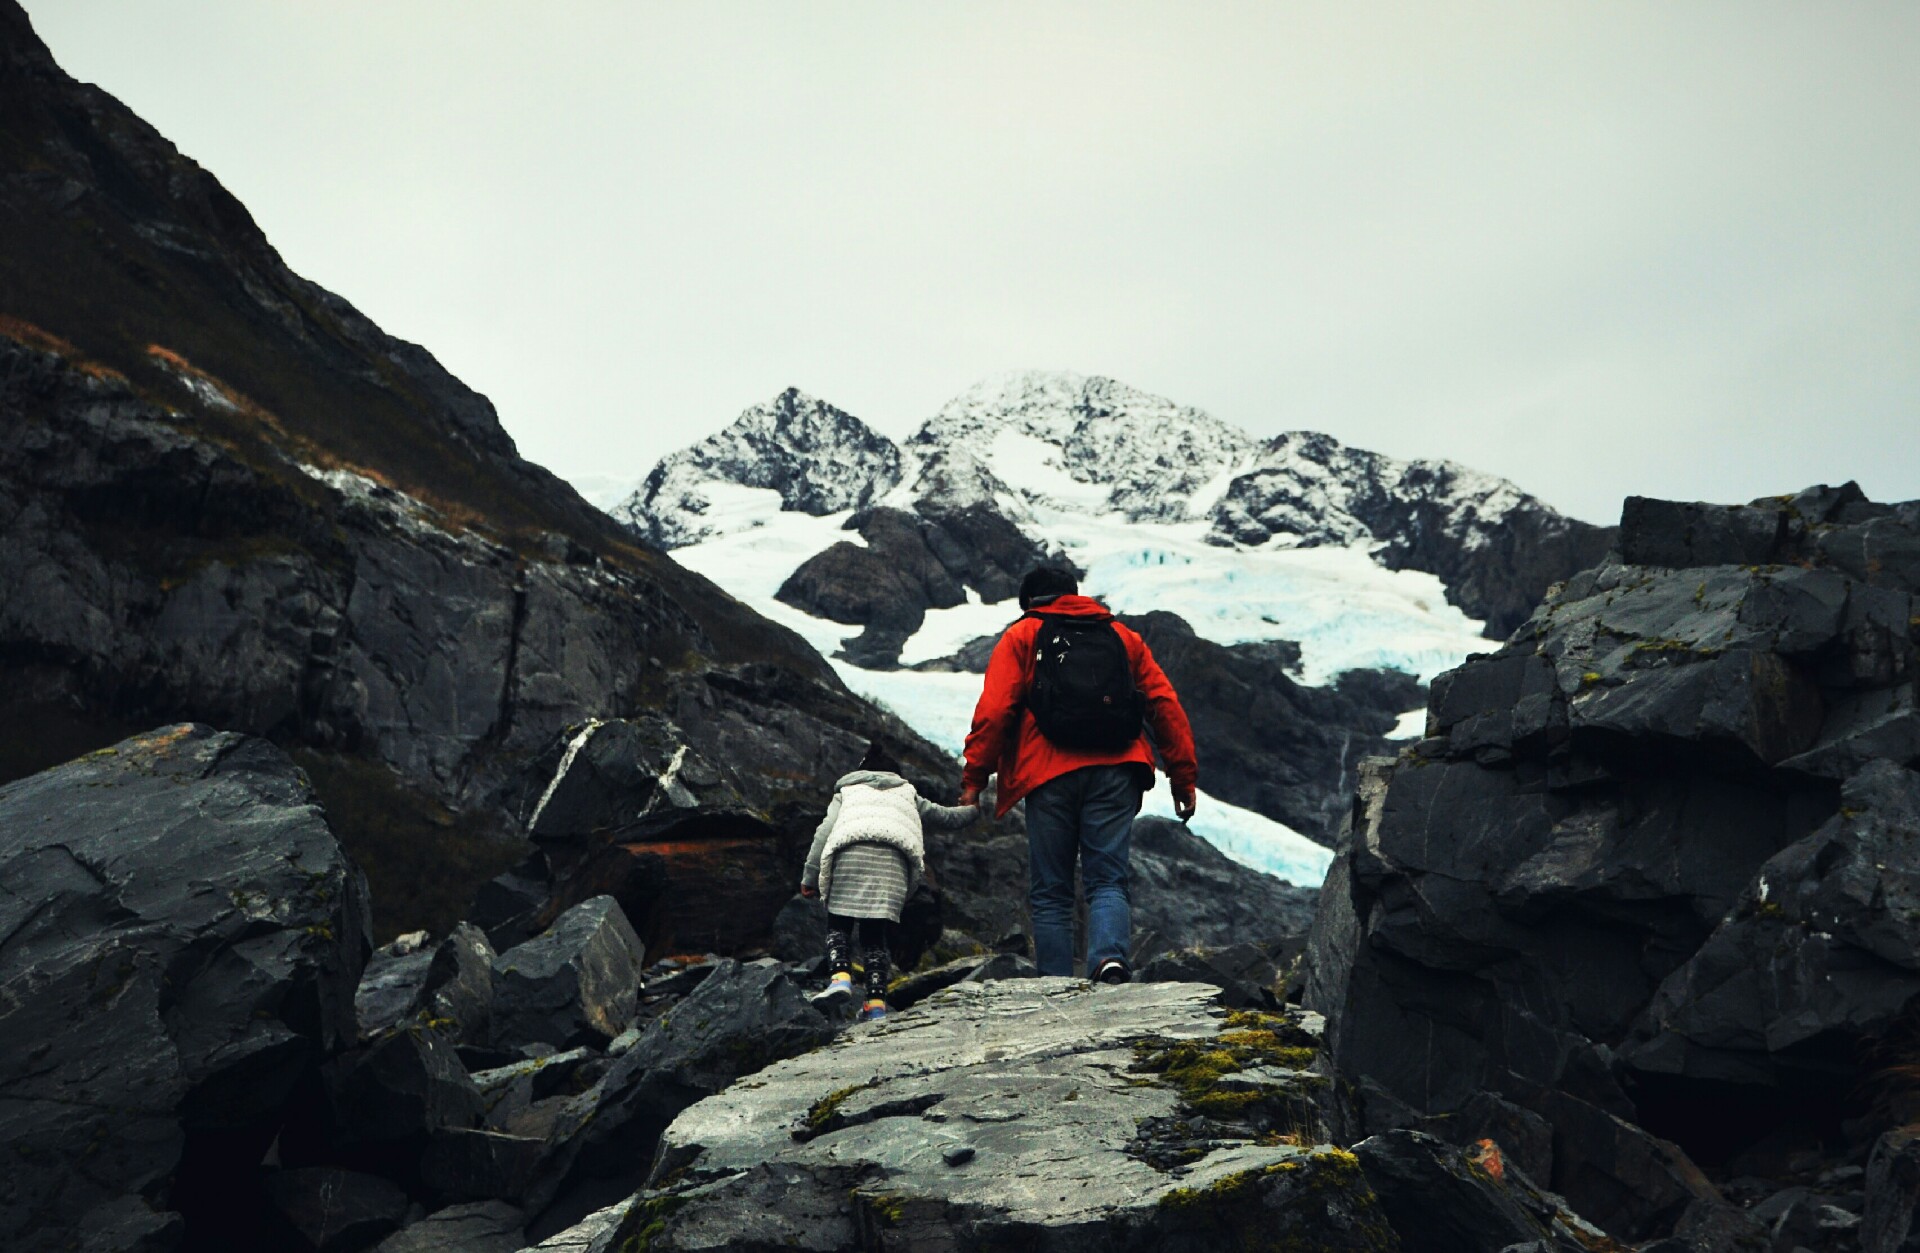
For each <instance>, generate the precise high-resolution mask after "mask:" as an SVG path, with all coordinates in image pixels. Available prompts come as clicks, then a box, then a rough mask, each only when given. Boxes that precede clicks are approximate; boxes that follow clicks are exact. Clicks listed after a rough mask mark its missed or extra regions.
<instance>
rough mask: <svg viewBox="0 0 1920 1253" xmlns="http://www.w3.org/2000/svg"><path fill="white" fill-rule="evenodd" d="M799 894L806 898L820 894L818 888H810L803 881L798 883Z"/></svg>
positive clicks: (810, 898)
mask: <svg viewBox="0 0 1920 1253" xmlns="http://www.w3.org/2000/svg"><path fill="white" fill-rule="evenodd" d="M800 895H802V896H804V897H806V898H807V899H808V900H812V899H813V898H814V897H816V896H818V895H820V889H819V888H810V887H808V886H807V885H806V884H804V883H803V884H801V885H800Z"/></svg>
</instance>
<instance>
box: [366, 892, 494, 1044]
mask: <svg viewBox="0 0 1920 1253" xmlns="http://www.w3.org/2000/svg"><path fill="white" fill-rule="evenodd" d="M493 958H494V952H493V946H492V945H491V944H489V943H487V937H486V934H485V933H484V932H482V931H481V930H480V928H478V927H475V926H472V925H471V924H469V923H464V922H463V923H461V924H459V925H458V926H456V927H455V928H454V929H453V931H452V932H451V933H450V934H448V936H447V938H446V939H445V940H442V941H441V942H440V943H439V944H438V945H437V946H435V945H429V944H428V943H427V942H426V933H425V932H424V931H421V932H414V933H411V934H409V935H404V936H401V937H400V938H399V939H397V940H395V941H393V942H392V943H391V944H386V945H383V946H381V947H380V948H378V949H376V950H374V954H373V959H372V960H371V961H369V962H368V963H367V969H366V972H365V973H364V974H362V975H361V977H360V987H359V990H358V991H356V992H355V993H354V1010H355V1014H356V1016H357V1018H358V1020H359V1024H360V1035H361V1038H363V1039H370V1038H372V1037H374V1036H377V1035H380V1034H382V1033H384V1032H386V1031H387V1030H389V1029H391V1028H393V1027H396V1026H399V1025H401V1024H403V1023H405V1024H408V1025H427V1026H431V1027H432V1029H434V1030H436V1031H438V1032H440V1033H441V1034H442V1035H445V1036H447V1037H449V1038H450V1039H452V1040H453V1041H454V1042H455V1043H458V1044H484V1043H486V1040H487V1023H488V1017H489V1015H490V1014H491V1012H492V1008H493Z"/></svg>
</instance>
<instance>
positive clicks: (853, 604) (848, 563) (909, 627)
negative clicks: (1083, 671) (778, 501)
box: [778, 504, 1047, 670]
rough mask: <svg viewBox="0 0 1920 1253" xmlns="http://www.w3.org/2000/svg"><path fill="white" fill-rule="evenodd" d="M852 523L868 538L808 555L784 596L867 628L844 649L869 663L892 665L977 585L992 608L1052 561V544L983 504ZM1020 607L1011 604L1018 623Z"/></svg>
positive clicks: (869, 515)
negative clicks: (933, 612)
mask: <svg viewBox="0 0 1920 1253" xmlns="http://www.w3.org/2000/svg"><path fill="white" fill-rule="evenodd" d="M847 526H848V527H849V528H850V529H852V530H856V531H858V532H859V533H860V537H861V538H862V539H863V540H865V541H866V542H865V543H864V544H853V543H849V542H845V541H843V542H841V543H838V544H835V545H833V546H832V547H831V548H828V549H827V550H826V551H824V552H821V553H818V554H816V555H815V556H813V557H810V558H808V559H807V560H806V561H805V562H803V563H801V565H800V566H799V567H798V568H797V569H795V570H794V571H793V573H792V574H790V575H788V576H787V579H786V582H784V583H782V584H781V585H780V591H779V593H778V595H779V598H780V599H781V600H782V601H784V602H786V603H787V604H789V605H792V606H794V607H795V608H796V609H803V610H805V611H806V612H808V613H810V614H812V615H814V616H815V617H818V618H827V619H829V620H831V621H834V622H845V623H848V624H851V625H858V626H864V627H865V628H866V630H865V631H863V632H862V633H861V635H860V636H859V637H858V638H857V639H854V640H850V641H848V643H847V646H846V653H845V655H846V658H847V660H849V661H851V662H853V663H854V664H855V665H858V666H865V667H867V668H868V669H881V670H884V669H891V668H892V667H893V666H894V665H895V663H896V662H897V661H898V660H899V656H900V647H901V645H903V644H905V643H906V641H907V639H908V638H909V637H910V636H912V635H913V633H914V632H915V631H918V630H919V629H920V626H921V623H922V622H924V621H925V618H926V611H927V610H929V609H950V608H952V607H954V606H955V605H962V604H965V603H966V599H967V591H968V590H969V589H971V590H973V591H974V592H976V593H978V594H979V596H980V599H981V600H983V601H985V602H986V603H988V604H996V603H998V602H1000V601H1011V600H1012V598H1013V597H1014V596H1015V595H1016V594H1017V593H1018V592H1019V590H1020V580H1021V578H1022V577H1023V576H1025V574H1026V573H1027V571H1029V570H1031V569H1032V568H1033V567H1035V566H1037V565H1039V564H1041V563H1042V562H1043V561H1046V560H1047V552H1046V550H1045V549H1044V548H1042V547H1041V546H1040V545H1038V544H1036V543H1034V541H1032V540H1030V539H1028V538H1027V537H1026V536H1025V535H1024V534H1022V533H1021V531H1020V529H1019V528H1018V527H1016V526H1014V525H1013V523H1011V522H1009V521H1007V519H1006V518H1005V517H1004V516H1002V515H1001V514H1000V513H999V512H998V511H997V510H995V509H993V508H992V507H991V506H988V505H984V504H975V505H969V506H966V507H964V508H960V509H954V510H927V511H924V512H920V513H910V512H907V511H906V510H903V509H892V508H882V509H871V510H867V511H865V512H863V513H859V514H855V515H854V516H853V517H852V518H850V519H848V520H847ZM1019 612H1020V611H1019V608H1018V606H1017V605H1013V604H1009V605H1008V607H1007V617H1008V619H1009V620H1011V619H1013V618H1015V617H1018V616H1019Z"/></svg>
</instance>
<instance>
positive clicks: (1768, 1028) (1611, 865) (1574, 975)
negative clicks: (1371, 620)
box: [1307, 485, 1920, 1239]
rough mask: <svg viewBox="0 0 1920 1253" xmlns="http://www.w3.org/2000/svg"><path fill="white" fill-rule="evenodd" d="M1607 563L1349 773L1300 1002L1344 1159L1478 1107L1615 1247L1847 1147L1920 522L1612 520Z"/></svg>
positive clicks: (1896, 936) (1827, 497)
mask: <svg viewBox="0 0 1920 1253" xmlns="http://www.w3.org/2000/svg"><path fill="white" fill-rule="evenodd" d="M1621 552H1622V554H1623V555H1624V557H1625V558H1626V562H1623V563H1612V562H1610V563H1608V564H1604V565H1602V566H1600V567H1598V568H1596V569H1594V570H1591V571H1588V572H1585V573H1583V574H1581V575H1579V576H1577V577H1575V578H1574V579H1572V580H1570V581H1569V582H1568V583H1566V584H1565V585H1564V586H1563V587H1561V588H1559V589H1557V590H1556V591H1555V592H1554V593H1553V594H1552V595H1550V596H1549V598H1548V600H1547V602H1546V604H1544V605H1543V606H1542V607H1541V609H1540V610H1539V612H1538V613H1536V614H1535V616H1534V617H1533V618H1532V619H1531V620H1530V621H1529V622H1528V623H1527V624H1526V625H1524V626H1523V627H1522V628H1521V629H1520V630H1519V631H1518V632H1516V634H1515V636H1514V638H1513V640H1512V641H1511V642H1510V643H1508V644H1507V645H1506V646H1505V647H1503V648H1502V649H1500V650H1499V651H1498V652H1495V653H1493V654H1490V655H1485V656H1480V657H1476V658H1474V659H1471V660H1469V661H1468V663H1467V664H1466V665H1465V666H1463V667H1461V668H1460V669H1458V670H1456V671H1453V672H1452V673H1450V674H1446V675H1442V676H1441V677H1440V678H1439V679H1437V680H1435V682H1434V684H1433V690H1432V695H1431V701H1430V704H1429V713H1428V738H1427V739H1424V740H1422V741H1421V742H1420V743H1419V744H1418V745H1417V746H1416V747H1415V748H1414V749H1412V750H1410V751H1408V752H1405V753H1403V754H1402V755H1401V757H1400V759H1399V761H1398V762H1397V763H1385V764H1383V765H1382V766H1380V767H1378V768H1377V769H1376V772H1375V773H1374V774H1372V775H1371V776H1363V779H1362V785H1361V787H1360V789H1359V790H1358V793H1357V797H1356V801H1355V805H1354V811H1353V815H1352V822H1351V829H1352V835H1351V845H1350V849H1349V851H1348V852H1347V853H1346V854H1344V855H1343V856H1342V858H1341V859H1339V861H1337V862H1336V864H1335V867H1334V870H1333V872H1332V873H1331V874H1330V875H1329V877H1328V881H1327V885H1326V888H1325V891H1324V893H1323V897H1322V908H1321V910H1320V914H1319V917H1318V919H1317V921H1316V924H1315V930H1314V935H1313V940H1312V945H1311V949H1310V967H1311V969H1310V973H1309V979H1308V992H1307V1004H1309V1005H1310V1006H1314V1007H1316V1008H1320V1009H1321V1010H1322V1011H1323V1012H1325V1013H1326V1014H1327V1017H1328V1020H1329V1027H1328V1034H1329V1041H1330V1045H1331V1051H1332V1053H1333V1056H1334V1059H1335V1063H1336V1065H1337V1066H1338V1067H1339V1068H1340V1070H1341V1072H1342V1073H1343V1074H1345V1075H1347V1076H1349V1077H1351V1078H1352V1079H1353V1080H1354V1083H1355V1085H1356V1090H1357V1093H1358V1108H1357V1113H1356V1117H1357V1119H1358V1124H1357V1127H1356V1129H1357V1130H1365V1129H1383V1128H1385V1127H1389V1126H1395V1125H1400V1126H1406V1125H1414V1124H1416V1123H1418V1122H1420V1121H1421V1120H1422V1119H1424V1118H1428V1117H1431V1116H1435V1115H1451V1114H1454V1113H1456V1112H1457V1111H1460V1110H1461V1109H1463V1108H1464V1107H1465V1106H1466V1105H1467V1104H1468V1103H1469V1102H1472V1101H1474V1100H1478V1099H1483V1098H1484V1097H1485V1096H1486V1094H1494V1095H1496V1096H1498V1097H1499V1098H1501V1099H1502V1100H1503V1101H1504V1102H1506V1103H1510V1104H1511V1105H1512V1106H1513V1107H1516V1108H1518V1109H1522V1110H1525V1111H1529V1112H1530V1113H1531V1114H1532V1115H1535V1116H1537V1117H1539V1118H1541V1119H1544V1120H1545V1122H1546V1124H1548V1125H1550V1126H1551V1127H1552V1128H1553V1136H1552V1146H1551V1154H1552V1162H1551V1166H1550V1168H1549V1169H1550V1174H1549V1175H1548V1177H1547V1178H1546V1179H1544V1180H1543V1182H1546V1183H1547V1184H1548V1185H1549V1186H1551V1187H1552V1188H1554V1189H1555V1190H1556V1191H1558V1192H1561V1193H1564V1194H1565V1195H1566V1196H1567V1197H1568V1198H1569V1200H1570V1201H1571V1202H1572V1203H1573V1204H1574V1206H1575V1207H1576V1208H1577V1209H1578V1210H1579V1211H1580V1212H1581V1213H1582V1214H1585V1215H1586V1216H1587V1217H1589V1218H1592V1219H1594V1220H1596V1221H1598V1222H1600V1223H1601V1224H1602V1225H1603V1226H1605V1227H1606V1228H1607V1229H1608V1230H1609V1231H1611V1232H1613V1233H1614V1234H1615V1235H1616V1236H1622V1237H1634V1238H1642V1239H1644V1238H1646V1237H1648V1236H1652V1235H1659V1234H1663V1233H1665V1232H1666V1231H1668V1230H1670V1229H1671V1228H1672V1227H1673V1224H1674V1223H1675V1222H1676V1221H1677V1220H1678V1219H1680V1217H1681V1216H1682V1215H1683V1214H1685V1213H1688V1212H1690V1211H1692V1210H1694V1209H1695V1208H1696V1207H1697V1206H1698V1204H1699V1203H1700V1201H1701V1198H1706V1199H1708V1200H1711V1199H1712V1196H1713V1193H1712V1188H1711V1185H1710V1184H1709V1183H1708V1182H1707V1180H1706V1179H1705V1178H1704V1177H1703V1176H1702V1175H1701V1173H1700V1171H1699V1170H1698V1169H1697V1168H1696V1167H1695V1166H1694V1165H1693V1162H1692V1161H1691V1160H1690V1157H1691V1156H1697V1157H1698V1158H1699V1159H1700V1160H1701V1161H1702V1162H1704V1163H1705V1164H1707V1165H1708V1166H1709V1167H1716V1166H1718V1165H1720V1164H1722V1163H1726V1162H1728V1161H1729V1160H1730V1159H1732V1158H1733V1157H1734V1156H1735V1155H1736V1154H1737V1153H1741V1152H1743V1151H1744V1152H1745V1153H1746V1155H1747V1156H1746V1158H1745V1159H1744V1161H1745V1162H1746V1164H1747V1165H1748V1166H1749V1167H1752V1168H1756V1169H1757V1168H1760V1166H1756V1165H1755V1163H1761V1164H1762V1165H1763V1164H1764V1160H1782V1154H1784V1152H1785V1150H1784V1149H1781V1148H1778V1147H1776V1148H1774V1149H1772V1150H1769V1151H1770V1152H1771V1153H1773V1155H1774V1157H1773V1158H1772V1159H1762V1158H1760V1157H1756V1156H1755V1155H1754V1150H1753V1148H1752V1146H1753V1145H1755V1144H1756V1143H1758V1142H1761V1141H1766V1142H1767V1143H1768V1144H1772V1145H1776V1146H1779V1145H1799V1146H1801V1148H1802V1149H1804V1150H1806V1151H1813V1152H1817V1151H1819V1149H1820V1146H1822V1145H1823V1144H1824V1145H1827V1146H1832V1145H1834V1144H1844V1143H1846V1141H1847V1138H1848V1136H1849V1135H1854V1136H1857V1135H1858V1134H1860V1128H1861V1127H1864V1126H1867V1125H1869V1124H1870V1120H1868V1121H1867V1122H1853V1123H1848V1122H1845V1121H1844V1120H1845V1119H1848V1118H1855V1117H1858V1116H1859V1114H1860V1113H1861V1112H1862V1111H1860V1110H1859V1108H1858V1099H1859V1094H1860V1093H1861V1091H1863V1090H1864V1084H1863V1081H1864V1079H1865V1075H1864V1073H1863V1071H1862V1069H1861V1067H1862V1065H1863V1057H1864V1054H1863V1052H1862V1049H1863V1048H1865V1047H1867V1046H1869V1045H1871V1044H1873V1043H1874V1042H1875V1041H1876V1040H1879V1039H1881V1038H1882V1037H1884V1036H1886V1035H1887V1034H1888V1033H1889V1032H1891V1031H1894V1030H1895V1029H1896V1027H1897V1025H1898V1024H1899V1022H1900V1021H1901V1018H1900V1016H1901V1014H1902V1013H1903V1012H1906V1011H1907V1008H1908V1007H1909V1006H1910V1005H1912V1004H1913V1003H1914V1001H1915V997H1916V996H1917V995H1920V949H1916V944H1920V930H1916V928H1917V927H1920V908H1915V907H1912V902H1911V900H1910V898H1911V897H1912V896H1913V894H1914V891H1915V888H1914V884H1915V882H1916V881H1920V880H1916V875H1920V855H1917V854H1916V852H1915V846H1914V845H1913V840H1912V832H1913V831H1914V830H1915V829H1916V828H1920V808H1917V807H1916V806H1920V785H1916V782H1915V780H1916V778H1920V776H1916V775H1915V773H1914V771H1913V769H1912V768H1911V767H1913V766H1914V765H1915V764H1916V763H1920V745H1910V744H1909V741H1908V730H1909V729H1908V727H1907V718H1908V714H1907V712H1906V711H1907V710H1908V708H1909V707H1910V704H1911V690H1912V685H1913V682H1914V678H1915V676H1916V674H1920V667H1917V666H1916V636H1917V635H1920V614H1916V612H1915V608H1916V607H1915V602H1914V599H1913V593H1914V592H1915V590H1916V589H1920V582H1917V581H1916V579H1917V578H1920V565H1917V564H1915V559H1914V558H1913V554H1915V553H1920V503H1916V504H1908V505H1898V506H1883V505H1873V504H1870V503H1868V502H1866V501H1865V500H1864V499H1862V498H1861V497H1860V495H1859V493H1858V491H1857V489H1854V488H1852V487H1851V485H1849V486H1848V487H1846V488H1842V489H1812V490H1810V491H1808V492H1804V493H1801V494H1800V495H1799V496H1797V497H1793V498H1780V499H1772V500H1765V501H1757V502H1755V503H1754V504H1752V505H1749V506H1743V507H1723V506H1712V505H1684V506H1682V505H1667V504H1665V503H1662V502H1645V501H1630V502H1629V504H1628V507H1627V509H1626V512H1625V520H1624V523H1623V531H1622V534H1621ZM1636 561H1637V563H1636V564H1628V563H1631V562H1636ZM1688 563H1692V564H1688ZM1836 784H1837V785H1838V786H1836ZM1409 1042H1412V1047H1409ZM1849 1127H1851V1128H1853V1130H1851V1131H1849V1130H1848V1128H1849ZM1670 1140H1672V1141H1678V1144H1675V1143H1672V1142H1670ZM1863 1151H1864V1148H1863ZM1822 1204H1825V1202H1822ZM1776 1217H1777V1216H1776Z"/></svg>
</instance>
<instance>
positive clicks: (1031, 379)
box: [908, 370, 1258, 522]
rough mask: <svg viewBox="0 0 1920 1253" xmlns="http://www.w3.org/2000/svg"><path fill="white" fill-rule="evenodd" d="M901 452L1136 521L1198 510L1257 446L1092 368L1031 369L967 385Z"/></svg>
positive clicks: (1039, 500) (1037, 498)
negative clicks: (950, 451) (966, 453)
mask: <svg viewBox="0 0 1920 1253" xmlns="http://www.w3.org/2000/svg"><path fill="white" fill-rule="evenodd" d="M908 447H909V448H910V449H913V450H916V451H917V450H921V449H928V448H966V449H969V450H970V451H971V452H973V454H974V455H975V456H976V457H978V458H979V459H980V460H981V461H982V462H983V463H984V464H985V465H986V466H987V467H988V468H989V469H990V470H991V471H992V472H993V473H994V474H995V475H996V476H998V477H999V478H1000V479H1001V480H1002V481H1003V482H1005V483H1007V484H1009V485H1010V486H1012V487H1013V488H1015V489H1016V490H1018V491H1019V492H1021V493H1022V494H1023V495H1025V496H1026V497H1027V498H1028V499H1029V500H1030V501H1031V502H1033V503H1036V504H1047V505H1053V506H1059V507H1065V508H1069V509H1073V510H1075V511H1081V512H1092V513H1118V514H1121V515H1124V516H1125V517H1126V518H1127V519H1128V520H1129V521H1135V522H1145V521H1155V522H1178V521H1184V520H1186V519H1188V518H1193V517H1204V516H1205V515H1206V513H1207V512H1208V510H1209V509H1211V507H1212V505H1213V503H1214V500H1215V499H1217V498H1218V496H1219V495H1220V493H1221V492H1222V491H1224V489H1225V484H1226V482H1227V481H1228V480H1229V479H1230V478H1231V477H1232V474H1233V473H1235V472H1237V471H1239V470H1242V469H1245V468H1248V467H1249V466H1250V465H1251V462H1252V460H1253V458H1254V455H1255V453H1256V452H1257V449H1258V445H1257V444H1256V442H1255V441H1254V439H1253V438H1252V437H1251V436H1249V435H1248V434H1247V433H1246V432H1244V431H1242V430H1239V429H1238V428H1236V427H1233V426H1229V425H1228V424H1227V423H1225V422H1222V421H1220V420H1219V419H1218V418H1215V417H1213V416H1212V415H1210V414H1208V413H1206V412H1204V411H1203V410H1200V409H1195V408H1193V407H1191V406H1188V405H1179V404H1175V403H1174V402H1173V401H1170V400H1167V399H1165V398H1164V397H1161V396H1155V395H1153V394H1152V393H1150V392H1144V391H1141V390H1139V389H1138V388H1134V387H1129V386H1128V385H1127V384H1125V383H1121V382H1118V381H1116V380H1114V379H1110V378H1104V377H1101V376H1098V375H1092V376H1089V375H1080V374H1072V373H1067V372H1062V371H1041V370H1028V371H1022V372H1019V373H1013V374H1003V375H998V376H995V377H993V378H989V379H985V380H983V381H981V382H979V383H976V384H975V385H974V386H972V387H970V388H968V389H967V390H966V391H965V392H962V393H961V394H960V395H958V396H956V397H954V399H952V400H951V401H949V402H947V404H946V405H945V406H943V407H942V408H941V410H940V411H939V412H938V413H936V414H935V415H934V416H933V417H932V418H931V419H929V420H928V421H927V422H926V424H925V425H923V426H922V427H921V428H920V429H919V430H918V431H917V432H915V433H914V435H913V437H912V438H911V439H909V440H908Z"/></svg>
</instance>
